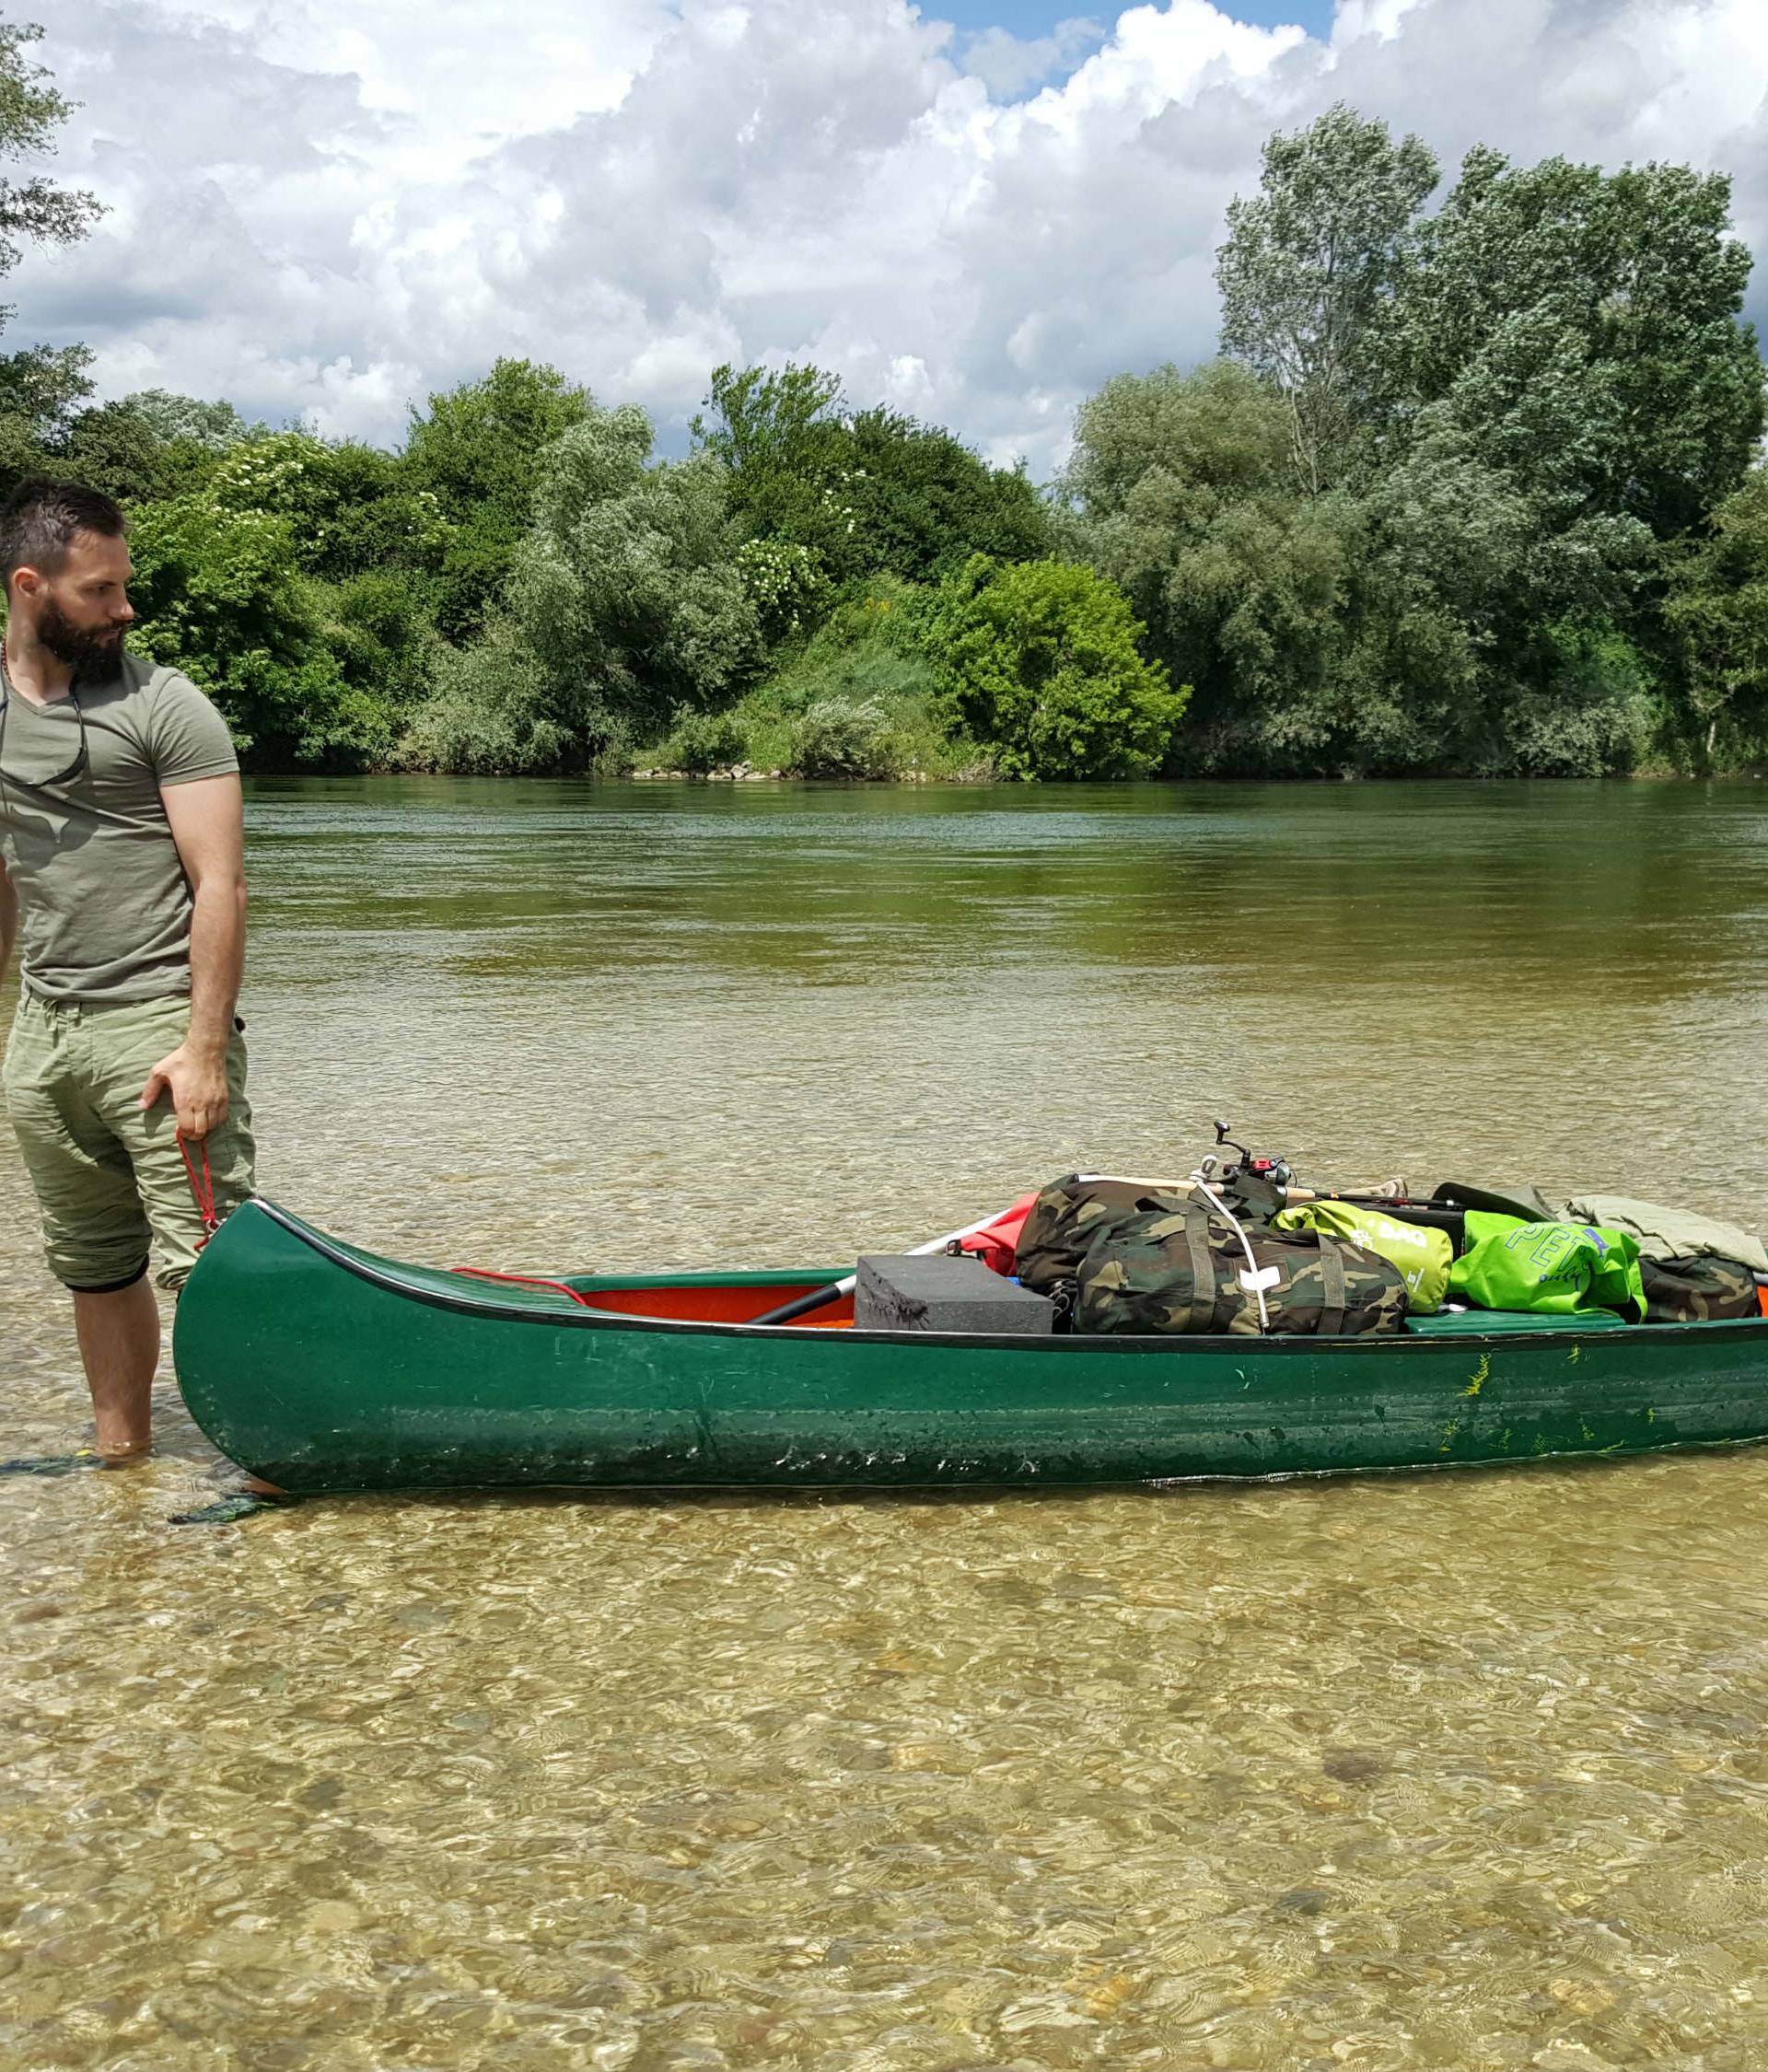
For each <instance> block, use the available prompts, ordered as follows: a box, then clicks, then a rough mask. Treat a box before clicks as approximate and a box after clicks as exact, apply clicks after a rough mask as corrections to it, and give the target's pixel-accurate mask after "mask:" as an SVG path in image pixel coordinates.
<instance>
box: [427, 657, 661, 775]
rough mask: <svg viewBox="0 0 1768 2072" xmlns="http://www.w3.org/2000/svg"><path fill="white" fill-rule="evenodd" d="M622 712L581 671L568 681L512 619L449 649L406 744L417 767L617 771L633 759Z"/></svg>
mask: <svg viewBox="0 0 1768 2072" xmlns="http://www.w3.org/2000/svg"><path fill="white" fill-rule="evenodd" d="M628 749H629V740H628V736H627V734H626V731H625V729H624V728H623V727H622V725H621V724H620V721H619V719H618V717H617V716H615V715H613V714H611V713H610V712H609V711H608V710H607V708H606V707H605V706H604V705H602V704H600V703H599V701H598V700H597V698H596V696H595V693H594V691H593V689H592V688H591V687H590V686H589V685H588V683H587V681H586V680H584V679H582V678H577V679H575V680H572V679H564V680H561V679H560V678H559V677H557V676H555V675H554V674H553V673H552V671H551V670H550V669H548V668H547V667H546V665H545V663H544V662H542V661H541V658H539V657H538V656H537V655H535V654H534V652H533V650H532V649H531V648H529V646H527V644H526V643H525V642H524V641H523V639H522V637H521V634H520V632H519V629H518V628H517V627H516V626H515V625H514V624H513V623H511V622H510V621H508V620H507V619H494V620H493V621H492V622H491V623H490V624H489V625H488V626H487V627H486V629H485V631H484V633H483V635H482V636H481V637H480V638H479V639H478V640H476V641H475V642H474V643H473V645H472V646H471V647H468V648H443V649H442V650H441V651H440V655H439V658H438V665H437V672H436V693H435V695H434V696H433V697H431V698H430V699H429V700H428V701H427V702H426V703H425V704H423V705H421V706H420V707H419V708H418V710H417V711H416V713H415V714H414V715H413V719H412V725H411V728H410V729H409V731H408V732H407V734H406V735H405V738H404V739H403V740H402V741H401V743H400V748H399V761H400V762H401V765H402V766H403V767H404V768H406V769H408V770H439V771H449V772H453V773H455V774H460V775H469V776H471V775H481V776H504V775H508V776H541V775H549V774H567V775H568V774H582V773H583V772H585V771H587V770H611V769H615V768H619V767H621V766H622V764H624V763H625V762H627V760H628Z"/></svg>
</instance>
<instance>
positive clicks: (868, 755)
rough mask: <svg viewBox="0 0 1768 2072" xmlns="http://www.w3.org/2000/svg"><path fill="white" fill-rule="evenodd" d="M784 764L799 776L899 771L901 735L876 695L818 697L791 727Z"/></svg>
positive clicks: (875, 774) (882, 774)
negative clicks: (790, 736) (868, 696)
mask: <svg viewBox="0 0 1768 2072" xmlns="http://www.w3.org/2000/svg"><path fill="white" fill-rule="evenodd" d="M784 767H785V769H787V770H788V771H790V773H791V774H793V775H794V776H796V777H895V776H900V775H901V774H902V772H903V770H904V768H905V767H906V761H905V757H904V754H903V740H902V735H901V730H900V728H898V726H897V724H896V721H895V719H894V718H893V717H892V716H891V714H890V711H889V710H888V709H887V707H886V706H885V705H884V704H882V703H881V702H880V701H879V700H878V699H877V698H861V699H854V698H840V697H836V698H819V699H817V700H816V702H815V703H814V704H810V705H808V706H807V707H806V709H805V711H804V713H803V716H801V717H800V718H799V719H798V720H797V722H796V723H795V725H794V727H793V728H792V738H791V747H790V750H789V751H788V753H787V755H786V758H785V764H784Z"/></svg>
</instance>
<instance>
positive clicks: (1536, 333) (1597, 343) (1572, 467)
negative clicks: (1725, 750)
mask: <svg viewBox="0 0 1768 2072" xmlns="http://www.w3.org/2000/svg"><path fill="white" fill-rule="evenodd" d="M1729 212H1730V184H1729V182H1728V181H1727V180H1726V179H1725V178H1724V177H1723V176H1721V175H1718V174H1701V173H1695V172H1693V171H1691V170H1690V169H1689V168H1687V167H1686V166H1660V165H1650V166H1644V167H1627V168H1624V169H1623V170H1622V171H1620V172H1617V173H1604V172H1603V171H1602V170H1601V169H1599V167H1595V166H1574V165H1569V164H1567V163H1566V161H1565V160H1564V159H1563V158H1549V159H1547V160H1545V161H1543V162H1542V163H1541V164H1540V165H1537V166H1531V167H1512V166H1511V165H1510V164H1509V163H1508V161H1507V160H1506V158H1505V157H1503V156H1502V155H1501V154H1499V153H1498V152H1495V151H1492V150H1488V149H1486V148H1484V147H1483V146H1482V147H1480V148H1477V149H1475V150H1473V151H1471V152H1470V153H1469V154H1468V156H1467V158H1466V160H1465V161H1464V163H1463V165H1462V169H1461V176H1460V180H1459V181H1458V182H1457V184H1456V186H1455V188H1454V189H1453V191H1452V192H1450V193H1449V195H1448V199H1447V201H1446V202H1445V203H1444V204H1443V207H1442V208H1441V210H1440V211H1439V212H1438V213H1437V215H1435V216H1433V217H1431V218H1430V219H1429V221H1428V222H1426V223H1425V224H1423V225H1421V227H1420V228H1419V230H1418V233H1417V236H1416V239H1415V240H1414V243H1413V250H1412V253H1411V255H1410V257H1409V259H1408V262H1407V266H1406V270H1405V274H1404V278H1403V280H1402V285H1401V288H1400V292H1399V294H1398V296H1397V297H1396V299H1395V302H1394V305H1393V309H1392V320H1391V322H1390V325H1389V326H1388V327H1387V331H1386V333H1385V336H1384V340H1383V348H1384V351H1385V352H1386V353H1387V354H1388V355H1390V365H1391V367H1392V368H1393V378H1394V383H1395V387H1396V390H1397V392H1398V393H1399V395H1400V396H1401V398H1402V410H1403V413H1417V412H1419V411H1423V410H1426V409H1428V408H1430V407H1431V406H1432V405H1437V404H1440V405H1442V406H1444V408H1446V409H1447V411H1448V413H1449V414H1450V416H1451V417H1452V418H1453V420H1454V422H1455V424H1456V425H1458V426H1459V427H1460V432H1461V434H1462V435H1463V437H1465V438H1466V440H1467V441H1468V443H1469V445H1470V446H1471V449H1472V450H1473V451H1474V452H1475V453H1477V454H1478V456H1479V457H1480V458H1481V459H1482V460H1484V461H1486V462H1488V463H1489V464H1491V465H1493V466H1495V467H1498V468H1501V469H1503V470H1505V471H1507V472H1508V473H1509V474H1510V476H1511V477H1512V478H1513V479H1514V480H1515V482H1516V483H1518V487H1519V488H1521V489H1522V490H1523V491H1524V492H1525V493H1526V494H1529V495H1532V496H1534V497H1536V498H1538V499H1539V500H1540V511H1541V523H1542V525H1543V526H1544V527H1548V528H1553V527H1556V526H1559V525H1563V524H1565V523H1567V522H1570V521H1573V520H1575V519H1576V518H1581V517H1584V516H1587V515H1590V514H1600V515H1602V516H1605V517H1609V518H1632V519H1634V520H1635V521H1636V522H1637V523H1639V524H1640V525H1642V526H1645V527H1646V528H1648V529H1649V530H1651V531H1652V532H1653V533H1655V534H1656V535H1657V536H1658V538H1660V539H1667V538H1669V537H1672V536H1673V535H1675V534H1676V533H1678V532H1681V531H1682V530H1686V529H1687V528H1688V527H1689V526H1691V525H1692V524H1694V523H1696V522H1697V521H1698V520H1699V519H1700V518H1701V517H1702V516H1703V514H1704V512H1706V511H1708V510H1710V509H1711V508H1712V507H1713V506H1714V505H1716V503H1718V502H1719V501H1720V500H1721V499H1723V498H1724V497H1725V496H1727V495H1729V493H1730V492H1731V491H1732V490H1733V489H1734V488H1736V486H1737V485H1738V483H1739V482H1740V481H1741V480H1742V477H1743V472H1744V470H1745V468H1746V467H1747V466H1748V464H1749V461H1750V457H1751V453H1752V451H1753V450H1754V448H1755V444H1756V441H1757V439H1758V438H1759V437H1760V436H1761V432H1762V362H1761V358H1760V355H1758V353H1757V350H1756V343H1755V335H1754V332H1752V331H1751V328H1750V327H1749V326H1748V325H1747V324H1744V323H1742V322H1740V321H1739V311H1740V309H1741V308H1742V303H1743V291H1744V285H1745V283H1746V281H1747V279H1748V277H1749V273H1750V253H1749V250H1748V249H1747V248H1746V247H1745V246H1744V245H1743V244H1742V243H1741V242H1740V241H1739V239H1736V238H1733V237H1731V236H1730V235H1728V227H1729V224H1728V219H1729Z"/></svg>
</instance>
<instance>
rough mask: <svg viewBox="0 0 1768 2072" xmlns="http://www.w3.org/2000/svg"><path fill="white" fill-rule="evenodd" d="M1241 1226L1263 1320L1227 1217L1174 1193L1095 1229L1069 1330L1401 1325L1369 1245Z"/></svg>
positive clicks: (1392, 1282) (1399, 1292)
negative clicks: (1166, 1201) (1167, 1200)
mask: <svg viewBox="0 0 1768 2072" xmlns="http://www.w3.org/2000/svg"><path fill="white" fill-rule="evenodd" d="M1245 1228H1246V1236H1247V1240H1248V1242H1249V1243H1250V1246H1251V1249H1252V1256H1253V1258H1254V1260H1255V1261H1256V1262H1257V1268H1256V1271H1257V1273H1258V1275H1259V1276H1260V1280H1261V1283H1262V1291H1263V1295H1264V1306H1265V1315H1264V1319H1263V1321H1261V1318H1260V1314H1259V1298H1258V1294H1257V1293H1256V1292H1254V1290H1253V1289H1252V1288H1251V1287H1250V1286H1248V1285H1247V1276H1248V1275H1249V1272H1250V1271H1251V1270H1250V1269H1249V1268H1248V1266H1247V1263H1246V1252H1245V1251H1244V1250H1243V1248H1242V1246H1241V1243H1240V1240H1239V1236H1238V1235H1237V1234H1236V1232H1235V1230H1234V1228H1233V1227H1232V1225H1231V1224H1229V1223H1228V1222H1227V1220H1226V1218H1224V1217H1222V1216H1217V1215H1215V1213H1213V1212H1212V1211H1211V1210H1209V1209H1208V1208H1206V1207H1204V1205H1202V1204H1200V1203H1197V1202H1179V1203H1176V1204H1174V1205H1169V1206H1161V1207H1156V1208H1151V1209H1146V1210H1144V1211H1142V1212H1141V1213H1140V1214H1138V1215H1135V1216H1131V1217H1130V1218H1129V1219H1128V1220H1127V1221H1124V1220H1117V1221H1113V1222H1112V1223H1111V1224H1110V1225H1108V1226H1107V1227H1105V1228H1101V1229H1100V1230H1099V1233H1098V1235H1097V1236H1096V1237H1095V1238H1094V1240H1093V1242H1092V1244H1091V1245H1090V1247H1089V1248H1088V1251H1087V1254H1086V1256H1085V1257H1084V1258H1083V1259H1082V1260H1081V1262H1080V1263H1079V1266H1078V1268H1077V1271H1076V1278H1077V1279H1078V1281H1079V1284H1080V1292H1079V1297H1078V1301H1077V1305H1076V1316H1075V1324H1076V1329H1077V1330H1079V1331H1082V1332H1096V1333H1138V1334H1139V1333H1181V1332H1225V1333H1234V1334H1237V1335H1245V1336H1251V1337H1256V1336H1258V1335H1259V1334H1260V1333H1261V1332H1265V1333H1271V1334H1273V1335H1276V1336H1285V1337H1306V1336H1311V1335H1318V1336H1320V1337H1322V1338H1324V1337H1345V1338H1361V1337H1367V1336H1370V1335H1372V1334H1374V1333H1388V1332H1398V1331H1403V1330H1404V1329H1405V1322H1406V1284H1405V1282H1404V1280H1403V1279H1402V1276H1401V1274H1400V1271H1399V1269H1398V1268H1397V1267H1395V1266H1391V1265H1390V1264H1389V1263H1388V1262H1387V1261H1386V1260H1385V1259H1383V1258H1381V1257H1380V1256H1379V1255H1378V1254H1377V1253H1375V1252H1372V1251H1363V1250H1362V1249H1361V1248H1360V1247H1359V1246H1356V1245H1353V1244H1346V1243H1344V1242H1343V1241H1342V1240H1339V1239H1337V1238H1332V1237H1327V1236H1323V1235H1321V1234H1320V1233H1319V1232H1316V1231H1310V1230H1274V1229H1271V1228H1268V1227H1265V1226H1262V1225H1257V1224H1250V1225H1247V1226H1246V1227H1245ZM1021 1277H1023V1276H1021Z"/></svg>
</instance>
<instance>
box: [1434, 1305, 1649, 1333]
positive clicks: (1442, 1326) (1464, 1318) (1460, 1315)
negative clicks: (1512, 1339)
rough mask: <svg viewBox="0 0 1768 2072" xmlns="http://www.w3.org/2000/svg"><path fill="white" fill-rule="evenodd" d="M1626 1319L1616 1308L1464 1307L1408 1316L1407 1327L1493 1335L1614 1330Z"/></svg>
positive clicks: (1440, 1331)
mask: <svg viewBox="0 0 1768 2072" xmlns="http://www.w3.org/2000/svg"><path fill="white" fill-rule="evenodd" d="M1626 1321H1627V1320H1626V1319H1625V1318H1624V1317H1620V1316H1617V1315H1616V1314H1615V1313H1614V1311H1613V1310H1579V1311H1578V1313H1577V1314H1576V1316H1575V1317H1554V1316H1545V1315H1542V1314H1541V1312H1540V1311H1539V1310H1460V1311H1455V1310H1445V1311H1443V1312H1441V1313H1439V1314H1438V1315H1437V1316H1434V1317H1408V1318H1407V1319H1406V1329H1407V1330H1408V1331H1412V1332H1416V1333H1417V1334H1418V1335H1419V1337H1421V1338H1491V1337H1495V1336H1496V1335H1497V1334H1498V1333H1501V1332H1510V1331H1516V1332H1525V1331H1613V1330H1616V1329H1618V1328H1622V1327H1624V1325H1625V1323H1626Z"/></svg>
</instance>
